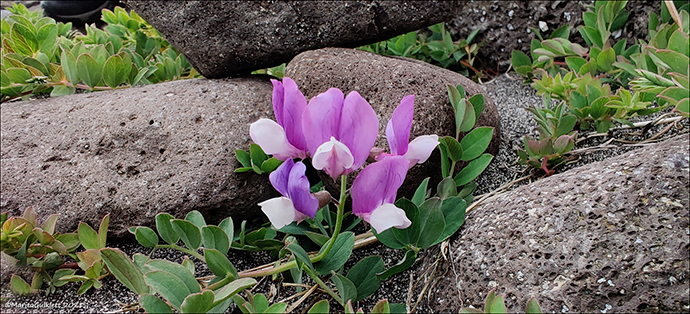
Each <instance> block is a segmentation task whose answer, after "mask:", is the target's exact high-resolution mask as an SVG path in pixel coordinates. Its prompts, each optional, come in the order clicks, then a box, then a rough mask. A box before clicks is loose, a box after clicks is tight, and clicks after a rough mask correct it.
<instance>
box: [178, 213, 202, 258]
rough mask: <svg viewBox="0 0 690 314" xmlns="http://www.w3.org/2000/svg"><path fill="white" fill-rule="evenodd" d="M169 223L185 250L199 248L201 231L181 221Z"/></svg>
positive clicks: (187, 222) (189, 223)
mask: <svg viewBox="0 0 690 314" xmlns="http://www.w3.org/2000/svg"><path fill="white" fill-rule="evenodd" d="M170 223H171V224H172V228H173V230H175V233H177V235H178V236H179V237H180V239H182V242H184V244H185V245H186V246H187V248H189V249H192V250H196V249H198V248H199V246H200V245H201V231H199V227H197V226H195V225H194V224H192V223H191V222H189V221H186V220H182V219H173V220H172V221H171V222H170Z"/></svg>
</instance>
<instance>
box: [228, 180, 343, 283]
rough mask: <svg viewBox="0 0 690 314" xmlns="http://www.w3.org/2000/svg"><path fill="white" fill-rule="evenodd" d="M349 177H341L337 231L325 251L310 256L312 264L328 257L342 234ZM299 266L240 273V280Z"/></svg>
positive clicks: (290, 262)
mask: <svg viewBox="0 0 690 314" xmlns="http://www.w3.org/2000/svg"><path fill="white" fill-rule="evenodd" d="M346 185H347V176H346V175H342V176H340V200H339V201H338V213H337V218H336V222H335V229H333V237H332V238H331V240H329V242H328V244H327V246H326V248H325V249H323V250H322V251H321V252H320V253H319V254H316V255H313V256H309V260H311V262H312V263H316V262H318V261H320V260H322V259H324V258H325V257H326V255H328V252H330V251H331V249H332V248H333V245H334V244H335V240H337V239H338V234H340V228H341V227H342V225H343V212H344V211H345V200H346V199H347V192H346V191H347V189H346ZM296 266H297V262H295V261H294V260H292V261H289V262H287V263H284V264H281V265H280V266H277V267H273V268H268V269H262V270H255V271H243V272H240V273H239V275H240V278H246V277H261V276H271V275H273V274H278V273H282V272H284V271H286V270H288V269H291V268H294V267H296Z"/></svg>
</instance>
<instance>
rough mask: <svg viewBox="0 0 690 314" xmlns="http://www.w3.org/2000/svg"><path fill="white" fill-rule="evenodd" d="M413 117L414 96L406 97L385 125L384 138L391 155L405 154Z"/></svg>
mask: <svg viewBox="0 0 690 314" xmlns="http://www.w3.org/2000/svg"><path fill="white" fill-rule="evenodd" d="M413 115H414V95H407V96H405V97H404V98H403V99H402V100H401V101H400V105H398V108H395V111H393V115H392V116H391V119H390V120H389V121H388V124H387V125H386V138H387V139H388V147H390V149H391V154H393V155H401V156H402V155H404V154H405V153H406V152H407V144H408V142H409V141H410V129H411V128H412V118H413Z"/></svg>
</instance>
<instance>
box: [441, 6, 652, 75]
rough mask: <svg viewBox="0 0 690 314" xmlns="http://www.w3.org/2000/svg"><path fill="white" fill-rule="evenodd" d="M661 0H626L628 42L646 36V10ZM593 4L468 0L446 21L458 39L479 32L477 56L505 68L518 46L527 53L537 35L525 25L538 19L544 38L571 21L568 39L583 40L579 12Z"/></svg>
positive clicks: (536, 23)
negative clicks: (544, 25)
mask: <svg viewBox="0 0 690 314" xmlns="http://www.w3.org/2000/svg"><path fill="white" fill-rule="evenodd" d="M661 2H662V1H657V0H645V1H629V2H628V3H627V5H626V7H625V8H626V9H627V10H628V12H629V13H630V15H629V17H628V23H627V24H626V25H625V27H624V28H623V29H622V32H621V37H620V38H619V39H622V38H626V39H627V46H631V45H633V44H636V43H637V39H646V36H647V23H648V22H649V12H655V13H656V14H659V12H660V10H661V9H660V4H661ZM590 5H594V1H591V0H589V1H588V0H576V1H540V0H528V1H524V0H523V1H517V0H508V1H505V0H502V1H496V0H494V1H468V2H467V3H465V7H464V8H463V10H462V12H461V14H458V15H457V16H456V17H455V18H454V19H453V20H452V21H450V22H449V25H450V29H451V33H452V35H453V37H454V38H455V39H456V40H457V39H461V38H467V36H468V35H469V34H470V33H472V31H473V30H475V29H477V28H479V29H480V32H479V34H478V35H477V37H476V38H475V40H474V42H476V43H481V42H484V44H483V45H482V47H481V48H480V49H479V55H478V57H477V58H478V59H479V60H481V62H482V63H483V64H484V65H485V66H486V67H487V68H489V69H496V66H497V65H499V70H500V72H503V71H506V70H507V69H508V66H509V65H510V54H511V52H512V51H513V50H521V51H523V52H525V53H528V54H529V48H530V42H531V41H532V39H534V38H536V39H539V38H538V37H537V36H536V34H535V33H534V32H532V31H529V30H528V29H529V28H530V27H534V28H537V29H538V28H539V22H543V23H546V26H547V27H548V29H547V30H546V31H545V32H541V33H542V35H543V36H544V38H548V36H549V35H550V34H551V33H552V32H553V31H554V30H555V29H557V28H558V27H561V26H563V25H566V24H570V25H571V26H572V28H571V38H570V39H571V40H572V41H576V42H580V43H582V44H584V41H583V40H582V37H581V36H580V33H579V32H578V31H577V29H576V28H577V26H579V25H583V22H582V13H584V12H586V11H587V7H588V6H590ZM475 64H477V62H475Z"/></svg>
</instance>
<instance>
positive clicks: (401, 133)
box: [376, 95, 439, 168]
mask: <svg viewBox="0 0 690 314" xmlns="http://www.w3.org/2000/svg"><path fill="white" fill-rule="evenodd" d="M413 113H414V95H407V96H405V98H403V99H402V100H401V101H400V105H399V106H398V108H395V111H393V116H392V117H391V119H390V120H389V121H388V125H386V138H387V139H388V146H389V147H390V149H391V153H390V154H381V155H379V156H377V157H376V159H377V160H381V159H384V158H386V157H387V156H403V157H404V158H405V159H406V160H407V161H408V162H409V167H410V168H411V167H412V166H414V165H415V164H421V163H423V162H425V161H426V160H427V159H429V156H430V155H431V152H432V151H433V150H434V148H436V146H437V145H438V144H439V141H438V135H435V134H434V135H422V136H419V137H417V138H415V139H414V140H412V142H410V129H411V128H412V116H413Z"/></svg>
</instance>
